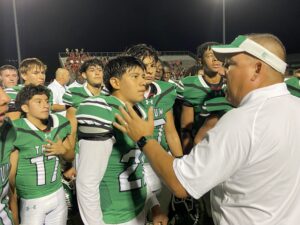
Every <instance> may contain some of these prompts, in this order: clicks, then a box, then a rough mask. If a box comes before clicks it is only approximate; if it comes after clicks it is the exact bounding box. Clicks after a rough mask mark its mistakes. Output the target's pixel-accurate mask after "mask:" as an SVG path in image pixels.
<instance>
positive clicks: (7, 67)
mask: <svg viewBox="0 0 300 225" xmlns="http://www.w3.org/2000/svg"><path fill="white" fill-rule="evenodd" d="M4 70H14V71H16V72H17V73H18V69H17V68H16V67H14V66H12V65H3V66H1V67H0V74H1V73H2V71H4Z"/></svg>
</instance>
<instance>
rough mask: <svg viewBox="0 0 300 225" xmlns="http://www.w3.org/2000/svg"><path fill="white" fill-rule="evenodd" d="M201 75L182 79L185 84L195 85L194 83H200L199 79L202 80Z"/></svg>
mask: <svg viewBox="0 0 300 225" xmlns="http://www.w3.org/2000/svg"><path fill="white" fill-rule="evenodd" d="M201 78H202V76H201V75H195V76H187V77H184V78H183V79H181V82H182V83H183V84H184V85H185V84H194V83H199V79H201Z"/></svg>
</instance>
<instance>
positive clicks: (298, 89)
mask: <svg viewBox="0 0 300 225" xmlns="http://www.w3.org/2000/svg"><path fill="white" fill-rule="evenodd" d="M285 83H286V86H287V88H288V89H289V91H290V92H291V94H292V95H294V96H297V97H300V78H299V77H291V78H289V79H288V80H286V81H285Z"/></svg>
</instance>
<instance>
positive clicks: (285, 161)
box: [173, 83, 300, 225]
mask: <svg viewBox="0 0 300 225" xmlns="http://www.w3.org/2000/svg"><path fill="white" fill-rule="evenodd" d="M299 114H300V99H299V98H297V97H294V96H292V95H290V94H289V92H288V90H287V88H286V85H285V84H284V83H280V84H276V85H272V86H268V87H265V88H260V89H257V90H254V91H252V92H251V93H249V94H248V95H247V96H245V97H244V99H243V100H242V102H241V104H240V106H239V107H238V108H237V109H233V110H231V111H229V112H228V113H226V114H225V115H224V116H223V117H222V118H221V119H220V121H219V122H218V123H217V125H216V127H215V128H213V129H212V130H211V131H209V132H208V135H207V137H206V139H205V140H204V141H203V142H202V143H201V144H198V145H196V146H195V147H194V149H193V150H192V152H191V153H190V154H189V155H187V156H185V157H183V158H182V159H175V161H174V163H173V168H174V171H175V174H176V176H177V178H178V180H179V181H180V183H181V184H182V185H183V186H184V188H185V189H186V190H187V192H188V193H189V194H190V195H191V196H192V197H194V198H196V199H198V198H200V197H201V196H202V195H204V194H205V193H206V192H207V191H209V190H210V189H212V188H214V189H213V190H212V192H211V203H212V213H213V218H214V222H215V224H218V225H219V224H220V225H277V224H278V225H279V224H281V225H298V224H300V213H299V212H300V136H299V130H300V116H299Z"/></svg>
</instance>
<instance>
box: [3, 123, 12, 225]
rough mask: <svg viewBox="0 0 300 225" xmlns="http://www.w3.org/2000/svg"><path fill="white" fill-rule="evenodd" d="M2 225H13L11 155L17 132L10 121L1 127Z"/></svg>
mask: <svg viewBox="0 0 300 225" xmlns="http://www.w3.org/2000/svg"><path fill="white" fill-rule="evenodd" d="M0 138H1V140H0V151H1V154H0V201H1V203H0V225H12V224H13V222H12V215H11V212H10V211H9V208H8V191H9V182H8V176H9V170H10V153H11V151H12V149H13V142H14V140H15V138H16V131H15V129H14V127H13V126H12V123H11V121H10V120H9V119H5V121H4V123H3V125H2V126H1V127H0Z"/></svg>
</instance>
